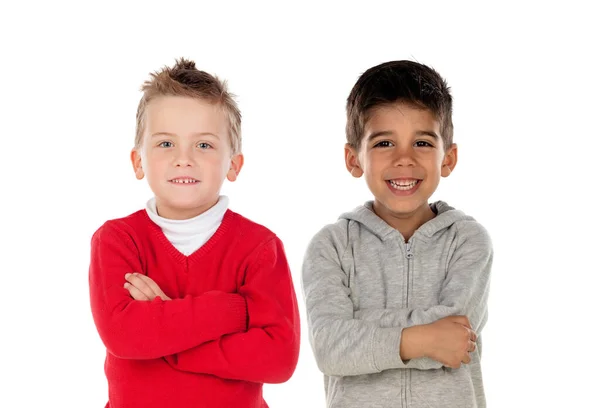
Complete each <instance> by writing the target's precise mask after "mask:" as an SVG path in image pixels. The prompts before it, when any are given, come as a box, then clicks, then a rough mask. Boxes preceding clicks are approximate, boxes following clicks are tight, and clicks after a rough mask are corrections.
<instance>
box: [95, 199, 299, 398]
mask: <svg viewBox="0 0 600 408" xmlns="http://www.w3.org/2000/svg"><path fill="white" fill-rule="evenodd" d="M130 272H140V273H144V274H146V275H148V276H149V277H150V278H152V279H153V280H154V281H155V282H156V283H157V284H158V286H160V288H161V289H162V290H163V291H164V292H165V294H166V295H167V296H169V297H170V298H171V299H172V300H169V301H162V300H161V299H160V298H158V297H157V298H156V299H155V300H153V301H136V300H133V299H132V298H131V297H130V295H129V292H128V291H127V290H126V289H125V288H124V287H123V284H124V283H125V274H126V273H130ZM89 282H90V300H91V307H92V314H93V317H94V322H95V324H96V327H97V329H98V333H99V334H100V337H101V339H102V341H103V343H104V345H105V346H106V349H107V353H106V361H105V373H106V377H107V379H108V394H109V395H108V398H109V401H108V403H107V404H106V407H110V408H135V407H144V408H153V407H157V408H158V407H161V408H165V407H170V408H184V407H185V408H187V407H190V408H192V407H193V408H200V407H261V408H264V407H267V404H266V403H265V401H264V400H263V398H262V384H263V383H281V382H285V381H287V380H288V379H289V378H290V377H291V375H292V373H293V372H294V370H295V368H296V364H297V362H298V353H299V342H300V325H299V316H298V305H297V301H296V295H295V292H294V287H293V284H292V279H291V276H290V270H289V267H288V263H287V260H286V257H285V253H284V249H283V246H282V243H281V241H280V240H279V238H277V236H275V235H274V234H273V233H272V232H271V231H269V230H268V229H267V228H265V227H263V226H261V225H258V224H256V223H253V222H252V221H249V220H248V219H246V218H244V217H242V216H241V215H239V214H236V213H234V212H232V211H230V210H228V211H227V212H226V213H225V216H224V218H223V221H222V223H221V226H220V227H219V229H218V230H217V231H216V232H215V234H214V235H213V236H212V237H211V238H210V239H209V241H208V242H206V244H204V245H203V246H202V247H201V248H200V249H198V250H197V251H196V252H194V253H193V254H191V255H189V256H185V255H183V254H182V253H180V252H179V251H178V250H177V249H176V248H175V247H174V246H173V245H171V243H170V242H169V241H168V240H167V238H166V237H165V235H164V234H163V233H162V231H161V229H160V228H159V227H158V226H157V225H156V224H154V223H153V222H152V221H151V220H150V218H148V215H147V214H146V212H145V211H144V210H142V211H138V212H136V213H134V214H131V215H130V216H128V217H125V218H121V219H116V220H111V221H108V222H106V223H105V224H104V225H103V226H102V227H100V228H99V229H98V231H96V233H95V234H94V236H93V238H92V252H91V266H90V275H89Z"/></svg>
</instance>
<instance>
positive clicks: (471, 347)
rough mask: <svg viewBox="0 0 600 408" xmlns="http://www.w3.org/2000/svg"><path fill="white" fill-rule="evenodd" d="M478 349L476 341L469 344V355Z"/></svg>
mask: <svg viewBox="0 0 600 408" xmlns="http://www.w3.org/2000/svg"><path fill="white" fill-rule="evenodd" d="M476 348H477V344H476V343H475V342H474V341H470V342H469V353H472V352H474V351H475V349H476Z"/></svg>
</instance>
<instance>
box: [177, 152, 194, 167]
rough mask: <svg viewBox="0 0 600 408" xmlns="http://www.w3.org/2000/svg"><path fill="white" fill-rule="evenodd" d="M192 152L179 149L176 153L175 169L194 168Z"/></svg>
mask: <svg viewBox="0 0 600 408" xmlns="http://www.w3.org/2000/svg"><path fill="white" fill-rule="evenodd" d="M192 164H193V159H192V151H191V150H190V149H187V148H185V147H179V148H178V149H177V150H176V151H175V157H174V161H173V165H174V166H175V167H189V166H192Z"/></svg>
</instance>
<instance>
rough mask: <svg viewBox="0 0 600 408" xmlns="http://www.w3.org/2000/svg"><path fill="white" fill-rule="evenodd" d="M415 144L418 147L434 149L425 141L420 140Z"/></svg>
mask: <svg viewBox="0 0 600 408" xmlns="http://www.w3.org/2000/svg"><path fill="white" fill-rule="evenodd" d="M415 144H416V145H417V147H433V145H432V144H431V143H429V142H426V141H425V140H419V141H418V142H415Z"/></svg>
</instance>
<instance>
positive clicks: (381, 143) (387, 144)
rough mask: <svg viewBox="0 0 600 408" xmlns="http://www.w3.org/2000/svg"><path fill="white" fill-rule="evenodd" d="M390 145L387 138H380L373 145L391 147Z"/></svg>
mask: <svg viewBox="0 0 600 408" xmlns="http://www.w3.org/2000/svg"><path fill="white" fill-rule="evenodd" d="M391 146H392V142H390V141H389V140H382V141H381V142H378V143H377V144H376V145H375V146H373V147H391Z"/></svg>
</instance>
